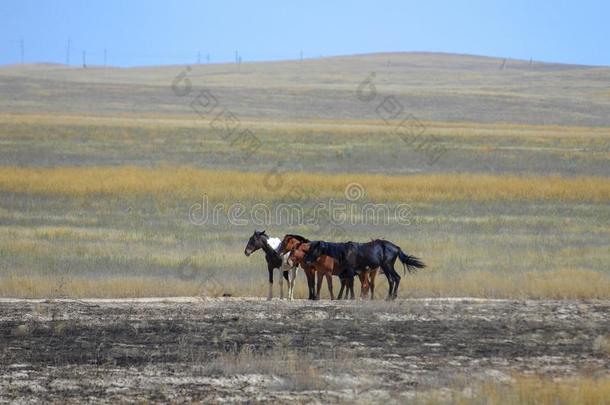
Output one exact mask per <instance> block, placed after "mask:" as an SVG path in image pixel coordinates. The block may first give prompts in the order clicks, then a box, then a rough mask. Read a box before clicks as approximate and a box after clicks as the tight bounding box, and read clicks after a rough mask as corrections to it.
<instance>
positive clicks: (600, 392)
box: [417, 375, 610, 405]
mask: <svg viewBox="0 0 610 405" xmlns="http://www.w3.org/2000/svg"><path fill="white" fill-rule="evenodd" d="M424 398H426V399H423V398H422V400H421V401H417V402H420V403H429V404H437V403H452V404H472V403H476V404H487V405H495V404H515V405H528V404H540V405H546V404H548V405H564V404H565V405H603V404H610V379H608V378H591V377H577V378H567V379H552V378H549V377H541V376H524V375H520V376H516V377H515V378H514V379H513V381H512V382H510V383H507V384H504V383H499V382H495V381H492V382H485V383H481V384H478V385H475V386H474V387H470V388H466V389H464V390H462V391H452V392H451V393H450V394H447V393H446V392H445V393H436V394H432V395H430V396H429V397H424Z"/></svg>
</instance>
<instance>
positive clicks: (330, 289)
mask: <svg viewBox="0 0 610 405" xmlns="http://www.w3.org/2000/svg"><path fill="white" fill-rule="evenodd" d="M326 285H327V286H328V292H329V293H330V299H331V300H334V299H335V294H333V276H332V275H330V274H326Z"/></svg>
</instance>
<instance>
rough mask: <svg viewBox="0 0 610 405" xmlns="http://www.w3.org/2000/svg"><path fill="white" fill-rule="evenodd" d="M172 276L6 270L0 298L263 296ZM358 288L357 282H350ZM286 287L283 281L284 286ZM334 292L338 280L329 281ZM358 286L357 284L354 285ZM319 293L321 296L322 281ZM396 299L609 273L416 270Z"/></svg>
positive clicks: (254, 286) (262, 285) (567, 283)
mask: <svg viewBox="0 0 610 405" xmlns="http://www.w3.org/2000/svg"><path fill="white" fill-rule="evenodd" d="M298 277H299V280H298V282H297V284H296V295H297V297H301V298H306V297H307V286H306V283H305V281H304V280H305V279H304V277H303V275H302V274H301V275H300V276H298ZM377 280H378V281H377V283H378V286H377V287H376V294H375V295H376V298H377V299H380V298H383V297H384V296H385V293H386V291H387V283H386V281H385V278H384V277H383V276H380V277H378V278H377ZM214 283H216V281H213V282H206V281H204V282H195V281H192V280H181V279H176V278H156V277H129V276H118V277H117V276H107V277H104V278H89V277H78V276H75V277H66V278H62V277H58V276H56V275H54V276H42V275H40V276H39V275H30V276H23V275H19V274H12V275H8V276H6V277H5V278H4V279H3V281H2V283H1V284H0V297H2V296H5V297H20V298H43V297H55V298H58V297H78V298H87V297H95V298H129V297H151V296H152V297H155V296H167V297H172V296H201V297H218V296H222V295H223V294H229V295H231V296H265V294H266V293H267V288H268V286H267V283H266V282H265V281H264V280H258V281H252V280H250V281H244V282H240V283H233V284H229V285H221V286H217V285H215V284H214ZM356 285H357V286H358V285H359V284H358V283H356ZM285 288H286V285H284V289H285ZM334 288H335V293H336V292H337V291H338V288H339V287H338V282H337V283H336V284H335V287H334ZM356 288H358V287H356ZM322 294H324V296H325V297H326V295H327V288H326V284H324V286H323V290H322ZM400 295H401V296H402V297H476V298H499V299H610V276H608V275H607V274H603V273H600V272H596V271H592V270H579V269H559V270H551V271H530V272H523V273H513V274H502V273H498V272H491V271H466V272H463V273H460V274H459V275H456V274H451V275H448V274H443V273H442V272H429V271H428V272H426V271H421V272H419V273H418V274H417V275H416V276H414V277H405V278H403V283H402V284H401V292H400Z"/></svg>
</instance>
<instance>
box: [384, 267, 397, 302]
mask: <svg viewBox="0 0 610 405" xmlns="http://www.w3.org/2000/svg"><path fill="white" fill-rule="evenodd" d="M381 268H382V269H383V274H385V276H386V278H387V279H388V285H389V289H388V296H387V298H386V300H387V301H389V300H391V299H392V292H393V291H394V275H393V274H392V270H394V269H391V268H388V266H387V265H385V264H384V265H382V266H381Z"/></svg>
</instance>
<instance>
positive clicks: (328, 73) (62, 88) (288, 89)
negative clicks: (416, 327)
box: [0, 53, 610, 127]
mask: <svg viewBox="0 0 610 405" xmlns="http://www.w3.org/2000/svg"><path fill="white" fill-rule="evenodd" d="M183 69H184V66H160V67H140V68H110V67H109V68H102V67H93V68H87V69H82V68H76V67H66V66H62V65H51V64H40V65H12V66H4V67H1V68H0V113H6V112H18V113H24V112H37V113H46V112H52V113H57V112H61V113H68V114H92V115H122V116H131V115H147V116H149V115H156V116H157V115H164V116H193V114H194V113H193V111H192V110H191V108H190V106H189V104H190V102H191V100H192V97H188V96H187V97H179V96H176V95H175V94H174V93H173V92H172V90H171V83H172V81H173V79H174V78H175V77H176V75H178V74H179V73H180V72H181V71H182V70H183ZM191 69H192V70H191V71H190V73H189V78H190V79H191V81H192V84H193V87H194V89H195V90H198V89H203V88H206V89H208V90H210V92H211V93H212V94H213V95H214V96H215V97H216V98H217V100H218V102H219V105H220V106H221V107H222V108H228V109H229V110H231V111H232V112H233V113H235V114H236V115H237V116H238V117H240V118H241V119H245V118H249V119H261V120H267V121H269V120H280V121H310V120H314V121H318V120H354V119H357V120H376V119H378V117H377V115H376V112H375V110H376V108H377V106H378V104H379V102H381V101H382V100H383V97H385V96H387V95H394V96H396V97H397V99H398V100H399V101H400V103H401V104H402V105H403V106H404V111H405V113H411V114H413V115H414V116H416V117H417V118H419V119H420V120H434V121H451V122H455V121H467V122H480V123H516V124H543V125H573V126H587V127H592V126H610V68H608V67H591V66H577V65H562V64H553V63H541V62H536V61H533V62H531V63H530V62H529V61H520V60H503V59H498V58H489V57H480V56H466V55H452V54H437V53H387V54H368V55H356V56H343V57H331V58H321V59H310V60H305V61H302V62H301V61H285V62H262V63H243V64H241V65H235V64H212V65H194V66H191ZM371 72H374V73H375V77H374V84H375V86H376V89H377V92H378V96H377V97H376V99H375V100H373V101H371V102H363V101H361V100H359V99H358V98H357V89H358V87H359V85H360V84H361V83H362V82H363V81H364V80H365V79H366V78H367V77H369V75H370V74H371ZM195 90H194V91H193V95H194V94H195Z"/></svg>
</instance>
